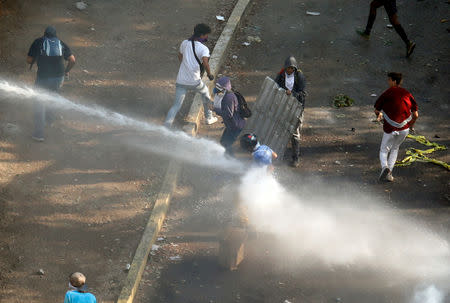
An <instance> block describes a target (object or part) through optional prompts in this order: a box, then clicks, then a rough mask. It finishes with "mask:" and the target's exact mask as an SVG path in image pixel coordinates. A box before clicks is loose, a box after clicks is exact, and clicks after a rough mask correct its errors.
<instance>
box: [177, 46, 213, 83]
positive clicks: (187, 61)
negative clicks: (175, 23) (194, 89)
mask: <svg viewBox="0 0 450 303" xmlns="http://www.w3.org/2000/svg"><path fill="white" fill-rule="evenodd" d="M194 43H195V53H196V54H197V58H198V59H199V60H200V62H202V61H203V60H202V58H203V57H209V56H210V54H209V49H208V48H207V47H206V46H205V45H203V44H202V43H200V42H198V41H195V42H194ZM180 53H181V54H183V60H182V61H181V64H180V69H179V71H178V76H177V83H179V84H184V85H198V84H199V83H200V81H201V78H200V65H198V62H197V60H195V57H194V51H193V50H192V42H191V41H189V40H184V41H183V42H181V45H180Z"/></svg>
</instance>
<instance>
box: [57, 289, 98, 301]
mask: <svg viewBox="0 0 450 303" xmlns="http://www.w3.org/2000/svg"><path fill="white" fill-rule="evenodd" d="M64 303H97V300H96V299H95V296H94V295H93V294H91V293H88V292H79V291H76V290H69V291H68V292H66V297H65V298H64Z"/></svg>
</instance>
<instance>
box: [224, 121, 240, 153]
mask: <svg viewBox="0 0 450 303" xmlns="http://www.w3.org/2000/svg"><path fill="white" fill-rule="evenodd" d="M240 133H241V129H237V130H230V129H229V128H226V127H225V130H224V131H223V134H222V137H221V138H220V144H221V145H222V146H223V147H225V152H226V153H227V154H228V155H231V156H232V155H233V154H234V153H233V149H232V146H233V143H234V141H236V139H237V137H238V136H239V134H240Z"/></svg>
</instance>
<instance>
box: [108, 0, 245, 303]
mask: <svg viewBox="0 0 450 303" xmlns="http://www.w3.org/2000/svg"><path fill="white" fill-rule="evenodd" d="M249 2H250V0H239V1H238V2H237V4H236V5H235V7H234V9H233V12H232V13H231V15H230V18H229V19H228V22H227V24H226V26H225V28H224V29H223V31H222V34H221V35H220V37H219V40H217V42H216V45H215V47H214V50H213V52H212V53H211V58H210V67H211V73H212V74H213V75H214V77H215V76H217V73H218V72H219V68H220V65H221V64H222V62H223V59H224V55H225V52H226V51H227V49H228V46H229V44H230V41H231V38H232V37H233V35H234V32H235V30H236V27H237V26H238V24H239V22H240V20H241V17H242V15H243V13H244V11H245V9H246V8H247V5H248V3H249ZM212 84H213V82H210V83H209V85H208V87H209V88H210V89H211V86H212ZM202 108H203V107H202V100H201V97H200V96H199V95H198V94H196V95H195V97H194V101H193V103H192V105H191V108H190V110H189V113H188V116H187V118H186V121H187V125H186V126H185V127H184V128H183V130H184V131H185V132H186V133H188V134H190V135H191V136H195V135H196V134H197V131H198V127H199V123H200V116H201V111H202ZM180 169H181V166H180V163H179V162H177V161H175V160H171V161H170V162H169V165H168V167H167V171H166V174H165V177H164V181H163V184H162V186H161V190H160V192H159V193H158V196H157V199H156V202H155V206H154V208H153V210H152V213H151V215H150V219H149V221H148V223H147V225H146V227H145V230H144V234H143V235H142V238H141V241H140V242H139V245H138V247H137V249H136V252H135V254H134V257H133V261H132V263H131V267H130V270H129V272H128V275H127V277H126V279H125V281H124V282H123V287H122V290H121V292H120V294H119V298H118V299H117V303H132V302H133V300H134V297H135V295H136V293H137V290H138V288H139V283H140V282H141V278H142V274H143V272H144V269H145V266H146V265H147V259H148V255H149V253H150V250H151V247H152V245H153V244H154V243H155V241H156V238H157V236H158V234H159V231H160V230H161V226H162V223H163V222H164V219H165V218H166V214H167V211H168V210H169V205H170V199H171V198H172V192H173V190H174V189H175V186H176V183H177V178H178V174H179V172H180Z"/></svg>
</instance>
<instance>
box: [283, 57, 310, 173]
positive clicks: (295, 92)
mask: <svg viewBox="0 0 450 303" xmlns="http://www.w3.org/2000/svg"><path fill="white" fill-rule="evenodd" d="M275 82H276V83H277V84H278V86H280V87H281V88H283V89H285V90H286V95H292V96H294V97H295V98H297V100H298V101H299V102H300V103H301V104H302V105H303V107H305V96H306V93H305V87H306V80H305V76H304V75H303V73H302V71H301V70H300V69H299V68H298V65H297V60H295V58H294V57H293V56H290V57H288V58H286V60H285V62H284V67H283V69H281V71H280V72H279V73H278V75H277V77H276V78H275ZM302 122H303V112H302V113H301V114H300V117H298V121H297V125H296V127H295V131H294V133H293V135H292V138H291V144H292V149H293V155H292V163H291V164H292V166H293V167H298V166H299V164H300V163H299V157H300V128H301V124H302Z"/></svg>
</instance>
